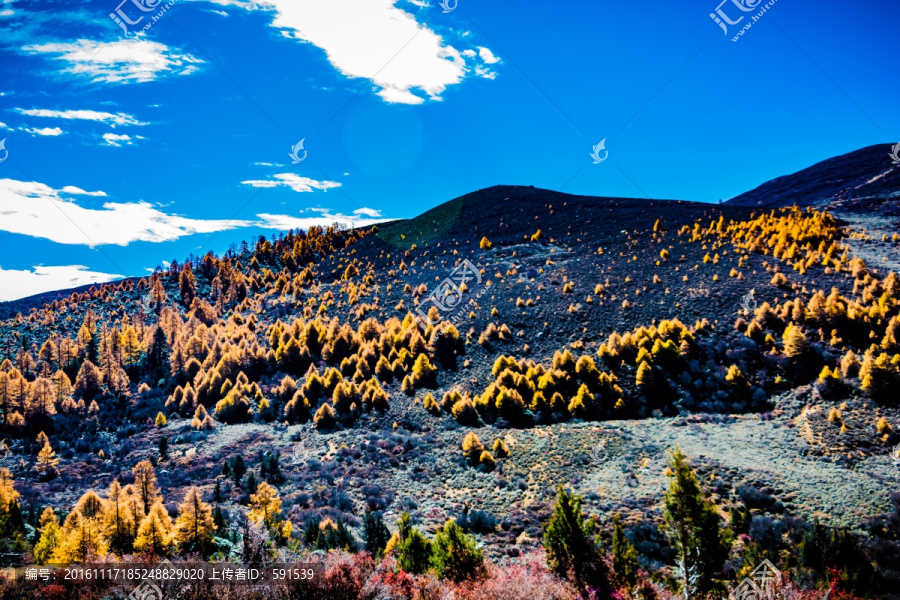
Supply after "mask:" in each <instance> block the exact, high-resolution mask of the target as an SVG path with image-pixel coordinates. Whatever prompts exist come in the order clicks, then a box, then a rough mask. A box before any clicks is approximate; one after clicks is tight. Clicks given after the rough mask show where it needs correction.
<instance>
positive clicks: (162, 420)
mask: <svg viewBox="0 0 900 600" xmlns="http://www.w3.org/2000/svg"><path fill="white" fill-rule="evenodd" d="M166 423H167V421H166V415H164V414H162V411H160V412H158V413H156V421H154V423H153V424H154V425H156V426H157V427H165V426H166Z"/></svg>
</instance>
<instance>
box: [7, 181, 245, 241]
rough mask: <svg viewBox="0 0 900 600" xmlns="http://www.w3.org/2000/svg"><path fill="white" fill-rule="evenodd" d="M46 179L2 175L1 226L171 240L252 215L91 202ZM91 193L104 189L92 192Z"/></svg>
mask: <svg viewBox="0 0 900 600" xmlns="http://www.w3.org/2000/svg"><path fill="white" fill-rule="evenodd" d="M72 189H73V188H69V189H68V191H67V190H66V188H63V189H62V190H56V189H54V188H52V187H50V186H48V185H46V184H43V183H34V182H28V181H17V180H15V179H0V231H8V232H10V233H18V234H22V235H28V236H32V237H37V238H43V239H48V240H51V241H53V242H56V243H59V244H73V245H74V244H77V245H86V246H101V245H118V246H126V245H128V244H129V243H131V242H136V241H143V242H167V241H171V240H176V239H178V238H181V237H184V236H187V235H192V234H195V233H212V232H215V231H224V230H228V229H236V228H238V227H246V226H248V225H251V224H252V223H251V222H248V221H225V220H205V219H191V218H188V217H182V216H179V215H174V214H168V213H164V212H161V211H160V210H158V209H157V208H155V207H154V205H152V204H150V203H148V202H127V203H122V202H106V203H105V204H103V207H102V208H86V207H83V206H80V205H79V204H78V203H77V202H76V201H73V200H69V199H66V198H62V197H60V195H59V194H60V192H63V193H70V194H71V193H73V192H72V191H71V190H72ZM90 195H93V196H99V195H104V194H103V193H102V192H92V193H90Z"/></svg>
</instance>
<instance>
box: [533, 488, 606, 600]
mask: <svg viewBox="0 0 900 600" xmlns="http://www.w3.org/2000/svg"><path fill="white" fill-rule="evenodd" d="M581 505H582V498H581V496H578V495H576V494H568V493H567V492H566V490H565V489H563V486H561V485H560V486H559V488H558V490H557V496H556V506H555V507H554V509H553V516H551V517H550V521H549V522H548V523H546V524H545V525H544V550H545V551H546V553H547V566H548V567H550V570H551V571H553V572H554V573H556V574H557V575H558V576H560V577H564V578H566V579H568V580H570V581H571V582H572V583H574V584H575V585H577V586H578V587H579V588H582V589H587V588H600V587H608V586H609V574H608V573H607V571H606V566H605V565H604V563H603V560H602V558H601V556H600V549H599V548H598V547H597V544H595V543H594V539H593V531H594V527H595V522H594V519H585V516H584V514H583V513H582V512H581Z"/></svg>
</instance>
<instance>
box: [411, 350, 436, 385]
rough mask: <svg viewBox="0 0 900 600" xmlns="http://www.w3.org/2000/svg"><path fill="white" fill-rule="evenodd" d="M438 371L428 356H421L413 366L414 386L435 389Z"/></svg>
mask: <svg viewBox="0 0 900 600" xmlns="http://www.w3.org/2000/svg"><path fill="white" fill-rule="evenodd" d="M436 372H437V369H435V367H434V365H432V364H431V361H429V360H428V355H427V354H419V356H417V357H416V362H415V363H414V364H413V370H412V384H413V385H414V386H415V387H428V388H434V387H435V386H436V377H435V374H436Z"/></svg>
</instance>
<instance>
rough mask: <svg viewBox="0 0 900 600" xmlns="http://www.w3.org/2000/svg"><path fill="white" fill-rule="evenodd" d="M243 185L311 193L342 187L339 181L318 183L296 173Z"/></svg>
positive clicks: (252, 181) (248, 182)
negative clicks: (284, 188)
mask: <svg viewBox="0 0 900 600" xmlns="http://www.w3.org/2000/svg"><path fill="white" fill-rule="evenodd" d="M241 183H242V184H244V185H249V186H251V187H255V188H275V187H289V188H291V189H292V190H294V191H295V192H311V191H313V190H314V189H316V190H325V191H328V190H329V189H331V188H337V187H341V184H340V183H339V182H337V181H317V180H315V179H310V178H309V177H301V176H300V175H297V174H296V173H279V174H277V175H275V179H251V180H248V181H242V182H241Z"/></svg>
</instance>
